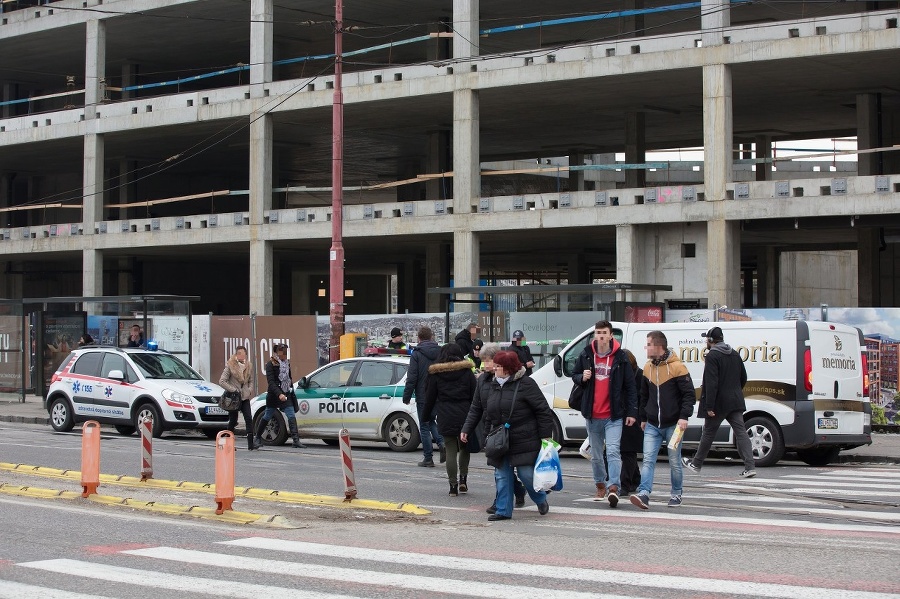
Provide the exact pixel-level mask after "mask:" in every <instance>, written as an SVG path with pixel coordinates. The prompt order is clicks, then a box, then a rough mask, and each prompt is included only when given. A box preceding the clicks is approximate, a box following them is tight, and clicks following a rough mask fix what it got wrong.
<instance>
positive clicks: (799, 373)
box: [532, 321, 872, 466]
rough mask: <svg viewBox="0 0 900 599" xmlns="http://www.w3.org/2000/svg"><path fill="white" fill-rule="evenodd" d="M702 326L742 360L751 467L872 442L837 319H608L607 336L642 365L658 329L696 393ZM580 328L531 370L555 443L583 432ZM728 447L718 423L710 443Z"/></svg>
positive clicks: (823, 460) (854, 364) (691, 427)
mask: <svg viewBox="0 0 900 599" xmlns="http://www.w3.org/2000/svg"><path fill="white" fill-rule="evenodd" d="M711 326H718V327H721V328H722V331H723V333H724V335H725V343H728V344H729V345H731V346H732V347H733V348H734V349H735V350H736V351H737V352H738V353H739V354H740V356H741V358H742V359H743V360H744V365H745V366H746V368H747V385H746V386H745V387H744V396H745V397H746V402H747V411H746V412H745V414H744V420H745V423H746V425H747V431H748V433H749V434H750V439H751V441H752V443H753V454H754V457H755V459H756V465H757V466H772V465H774V464H775V463H777V462H778V460H780V459H781V458H782V456H783V455H784V452H785V451H786V450H792V451H796V452H797V454H798V456H799V457H800V459H801V460H803V461H804V462H806V463H807V464H810V465H816V466H820V465H825V464H828V463H830V462H832V461H834V460H835V459H836V458H837V455H838V453H839V452H840V450H841V449H850V448H853V447H859V446H860V445H870V444H871V443H872V408H871V405H870V404H869V389H868V374H867V373H868V369H867V364H866V354H865V343H864V341H863V337H862V333H861V332H860V331H859V329H857V328H855V327H851V326H848V325H843V324H836V323H829V322H806V321H758V322H716V323H703V324H696V323H615V322H614V323H613V334H614V336H615V337H616V338H617V339H618V340H619V341H620V342H621V344H622V346H623V347H625V348H626V349H628V350H630V351H631V352H632V353H633V354H634V356H635V357H636V358H637V361H638V365H639V366H640V367H643V365H644V364H645V363H646V361H647V353H646V350H645V349H644V346H645V344H646V342H647V333H649V332H650V331H653V330H660V331H662V332H663V333H665V335H666V338H667V339H668V341H669V348H670V349H671V350H672V351H674V352H676V353H677V354H678V356H679V357H680V358H681V360H682V361H683V362H684V363H685V365H686V366H687V368H688V370H689V371H690V373H691V378H692V379H693V380H694V386H695V387H696V388H697V397H698V398H699V396H700V385H701V382H702V380H703V365H704V359H705V358H706V353H707V349H706V340H705V339H704V338H703V337H701V336H700V333H703V332H705V331H707V330H708V328H709V327H711ZM593 333H594V327H593V326H592V327H591V328H589V329H587V330H586V331H585V332H584V333H582V334H581V335H580V336H579V337H578V338H577V339H575V340H574V341H572V342H571V343H570V344H569V345H567V346H566V347H565V349H563V350H562V351H561V352H560V353H559V354H558V355H557V356H556V357H555V358H554V359H553V361H552V362H550V363H548V364H546V365H544V366H543V367H542V368H540V369H539V370H537V371H535V373H534V374H533V375H532V378H534V380H535V381H537V383H538V384H539V385H540V386H541V389H542V390H543V392H544V395H545V396H546V397H547V401H548V402H549V403H550V405H551V407H552V408H553V412H554V414H555V416H556V430H555V431H554V435H555V436H556V437H557V439H558V440H559V441H560V442H563V443H566V442H572V443H574V442H579V443H580V442H582V441H583V440H584V439H585V438H586V437H587V430H586V428H585V423H584V418H583V417H582V416H581V413H580V412H577V411H575V410H571V409H569V406H568V399H569V393H570V391H571V390H572V384H573V383H572V379H571V376H572V369H573V367H574V365H575V360H576V359H577V358H578V355H579V354H580V353H581V352H582V350H583V349H584V348H585V347H586V346H587V344H588V343H590V341H591V340H592V339H593ZM702 425H703V420H702V419H700V418H697V415H696V410H695V414H694V415H693V416H692V417H691V418H690V420H689V421H688V430H687V432H686V433H685V437H684V443H685V445H686V446H688V447H690V446H692V445H693V446H696V445H697V444H698V443H699V441H700V429H701V427H702ZM716 447H718V448H734V447H735V445H734V439H733V435H732V432H731V427H729V426H728V423H724V424H723V426H722V427H720V428H719V432H718V435H717V436H716V441H715V444H714V445H713V448H716Z"/></svg>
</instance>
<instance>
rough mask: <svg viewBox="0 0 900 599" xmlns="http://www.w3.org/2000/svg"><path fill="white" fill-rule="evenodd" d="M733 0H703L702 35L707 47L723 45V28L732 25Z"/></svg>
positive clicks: (701, 10)
mask: <svg viewBox="0 0 900 599" xmlns="http://www.w3.org/2000/svg"><path fill="white" fill-rule="evenodd" d="M730 5H731V0H701V2H700V27H701V28H702V29H703V33H702V34H701V36H700V39H701V41H702V42H703V45H704V46H705V47H709V46H721V45H722V30H723V29H724V28H726V27H730V26H731V8H730Z"/></svg>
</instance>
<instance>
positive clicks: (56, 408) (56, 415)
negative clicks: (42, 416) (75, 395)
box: [50, 397, 75, 433]
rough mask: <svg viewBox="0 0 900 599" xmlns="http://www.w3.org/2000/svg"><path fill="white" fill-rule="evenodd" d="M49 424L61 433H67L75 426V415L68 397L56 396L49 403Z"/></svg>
mask: <svg viewBox="0 0 900 599" xmlns="http://www.w3.org/2000/svg"><path fill="white" fill-rule="evenodd" d="M50 426H52V427H53V430H55V431H59V432H61V433H67V432H69V431H70V430H72V427H74V426H75V416H74V415H73V413H72V406H71V405H70V404H69V400H68V399H66V398H64V397H57V398H56V399H54V400H53V402H52V403H51V404H50Z"/></svg>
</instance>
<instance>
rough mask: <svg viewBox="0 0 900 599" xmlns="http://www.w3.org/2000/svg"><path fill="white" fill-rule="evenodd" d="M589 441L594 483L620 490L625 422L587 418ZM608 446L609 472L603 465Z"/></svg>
mask: <svg viewBox="0 0 900 599" xmlns="http://www.w3.org/2000/svg"><path fill="white" fill-rule="evenodd" d="M584 422H585V424H586V425H587V432H588V439H590V443H591V470H593V472H594V483H598V484H599V483H603V484H605V485H606V486H607V488H608V487H612V486H615V487H616V489H618V488H619V477H620V476H622V454H620V453H619V446H620V445H621V444H622V424H623V420H622V419H621V418H619V419H618V420H613V419H612V418H586V419H585V421H584ZM604 445H606V461H607V462H608V463H609V472H607V471H606V465H605V464H604V463H603V446H604Z"/></svg>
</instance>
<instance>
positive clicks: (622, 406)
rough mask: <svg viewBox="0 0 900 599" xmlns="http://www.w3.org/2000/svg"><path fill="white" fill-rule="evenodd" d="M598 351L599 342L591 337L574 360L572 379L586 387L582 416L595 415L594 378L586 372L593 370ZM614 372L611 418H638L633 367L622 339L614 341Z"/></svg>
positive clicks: (610, 378) (610, 405) (610, 399)
mask: <svg viewBox="0 0 900 599" xmlns="http://www.w3.org/2000/svg"><path fill="white" fill-rule="evenodd" d="M596 353H597V349H596V341H595V340H593V339H592V340H591V342H590V343H589V344H588V346H587V347H585V348H584V350H583V351H582V352H581V354H579V356H578V359H577V360H575V370H574V371H573V372H574V374H573V375H572V382H573V383H575V384H576V385H578V386H579V387H581V388H582V389H583V390H584V395H582V400H581V415H582V416H584V417H585V418H592V417H593V411H594V379H595V378H596V377H594V376H591V378H589V379H588V380H587V381H585V380H584V371H585V370H590V371H591V372H593V371H594V354H596ZM611 355H612V365H611V368H612V371H611V372H610V375H609V407H610V412H611V413H610V418H611V419H612V420H619V419H620V418H637V415H638V408H637V387H636V385H635V382H634V378H635V375H634V369H633V368H632V366H631V362H630V361H629V360H628V356H627V355H626V354H625V351H624V350H622V349H621V346H620V345H619V342H618V341H616V340H615V339H613V340H612V353H611Z"/></svg>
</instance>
